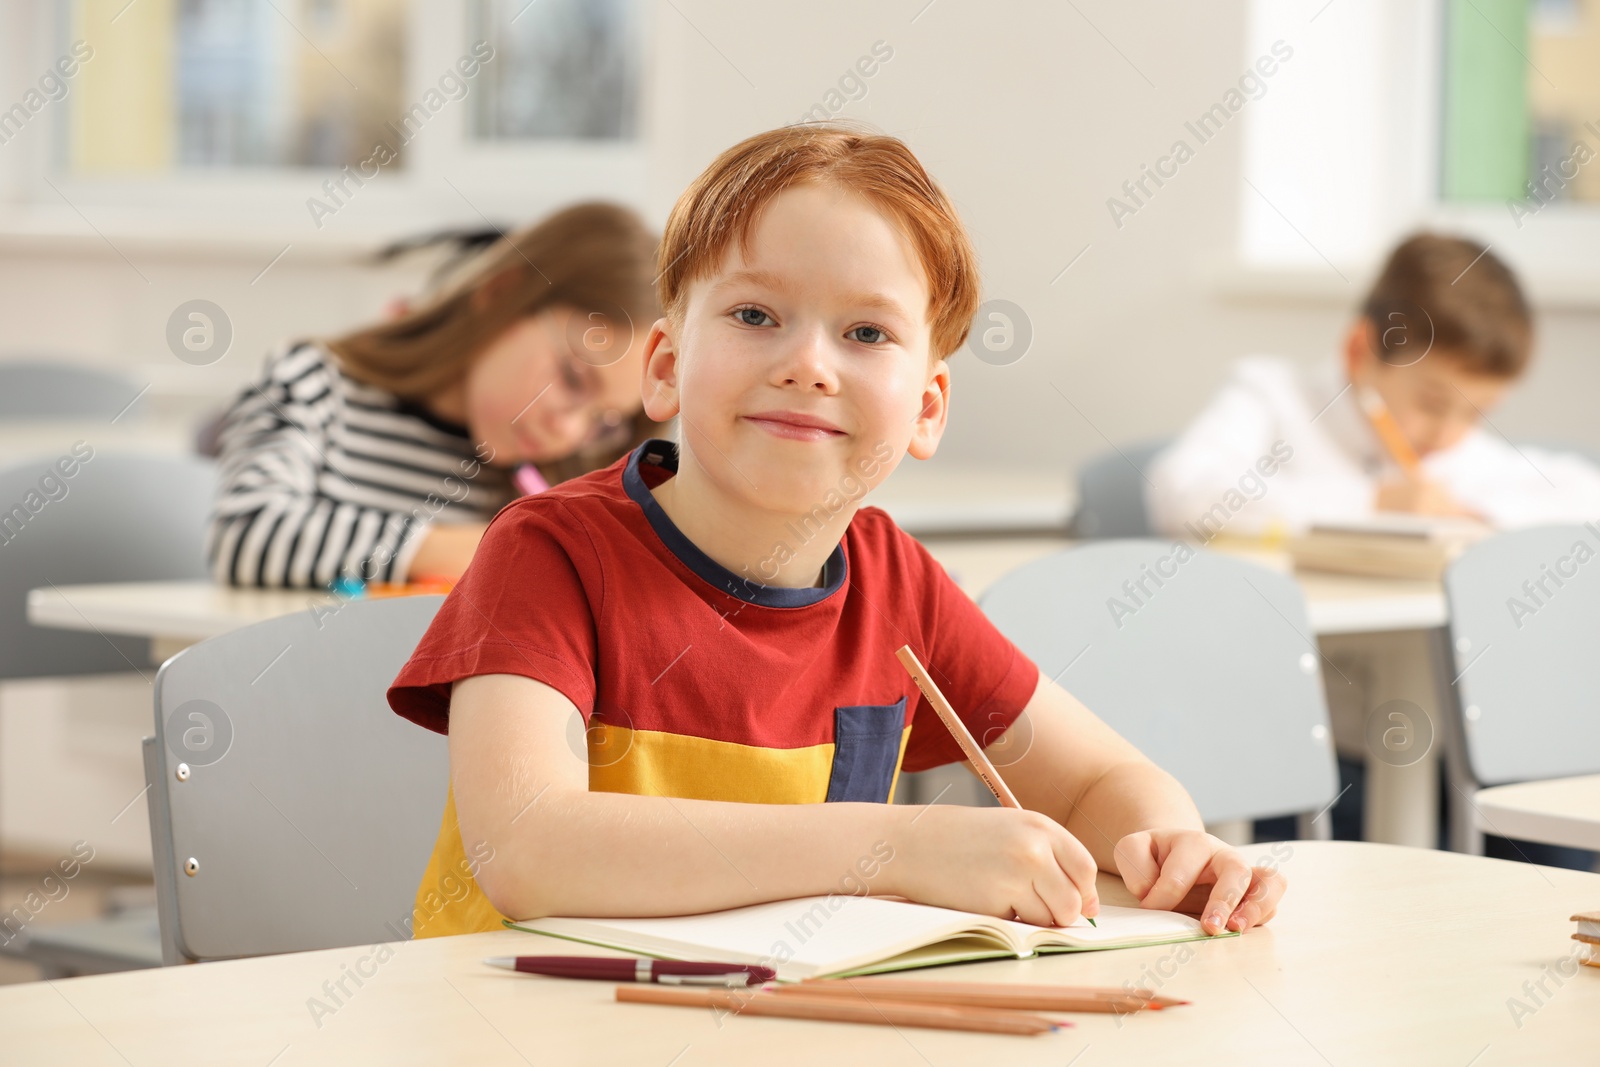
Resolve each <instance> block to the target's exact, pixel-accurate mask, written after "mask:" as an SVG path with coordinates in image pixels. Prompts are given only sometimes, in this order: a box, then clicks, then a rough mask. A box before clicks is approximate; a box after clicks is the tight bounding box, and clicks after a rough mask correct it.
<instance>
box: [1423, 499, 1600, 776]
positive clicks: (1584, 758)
mask: <svg viewBox="0 0 1600 1067" xmlns="http://www.w3.org/2000/svg"><path fill="white" fill-rule="evenodd" d="M1444 589H1445V596H1446V598H1447V599H1448V601H1449V605H1450V647H1451V652H1452V655H1453V657H1454V660H1455V665H1454V669H1453V670H1452V671H1451V675H1452V677H1454V679H1455V690H1456V712H1457V715H1458V716H1459V717H1458V719H1457V722H1458V723H1459V725H1460V727H1461V732H1460V737H1461V738H1462V741H1463V743H1464V747H1465V750H1466V751H1465V755H1466V759H1467V764H1468V768H1469V769H1470V772H1471V774H1472V777H1473V778H1474V779H1475V780H1476V781H1477V782H1478V783H1479V784H1481V785H1499V784H1501V783H1505V782H1518V781H1527V780H1530V779H1536V778H1560V777H1565V776H1567V775H1574V774H1594V773H1600V525H1597V524H1595V523H1590V524H1588V525H1586V526H1541V527H1537V528H1534V529H1529V530H1517V531H1514V532H1508V533H1502V534H1497V535H1496V536H1494V537H1491V538H1488V539H1486V540H1484V541H1480V542H1479V543H1477V544H1476V545H1473V546H1472V547H1471V548H1469V549H1468V550H1467V551H1466V552H1465V553H1463V554H1462V556H1461V558H1459V559H1457V560H1456V561H1455V563H1453V564H1452V565H1451V567H1450V569H1449V570H1448V571H1446V572H1445V577H1444Z"/></svg>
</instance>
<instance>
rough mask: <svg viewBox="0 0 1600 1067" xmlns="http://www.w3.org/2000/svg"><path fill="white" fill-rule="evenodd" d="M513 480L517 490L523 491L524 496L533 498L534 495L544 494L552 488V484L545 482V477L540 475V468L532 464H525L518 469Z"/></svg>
mask: <svg viewBox="0 0 1600 1067" xmlns="http://www.w3.org/2000/svg"><path fill="white" fill-rule="evenodd" d="M511 480H512V482H514V483H515V484H516V487H517V489H518V490H520V491H521V493H522V495H523V496H532V495H533V494H534V493H542V492H544V491H545V490H546V489H548V488H550V483H549V482H547V481H545V480H544V475H542V474H540V473H539V468H538V467H535V466H534V465H533V464H532V463H524V464H523V465H522V466H520V467H518V468H517V472H516V473H515V474H513V475H512V476H511Z"/></svg>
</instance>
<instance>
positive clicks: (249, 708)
mask: <svg viewBox="0 0 1600 1067" xmlns="http://www.w3.org/2000/svg"><path fill="white" fill-rule="evenodd" d="M443 601H444V598H443V597H437V596H427V597H421V596H419V597H400V598H395V599H385V600H372V601H355V602H350V603H346V604H344V605H343V606H341V607H339V608H338V610H337V611H335V612H333V613H331V614H330V613H329V612H326V611H322V612H316V613H313V612H311V611H303V612H297V613H296V614H294V615H287V616H283V617H282V618H277V619H271V620H268V621H266V622H262V623H257V624H255V625H254V626H248V627H245V628H243V629H240V630H236V631H234V632H232V633H228V634H224V635H222V636H221V637H215V638H212V639H211V640H208V641H202V642H201V643H199V644H197V645H194V646H191V647H190V648H187V649H185V650H184V651H182V652H180V653H178V654H177V655H176V656H173V657H172V658H171V659H170V660H168V661H167V662H166V663H165V664H164V665H163V666H162V668H161V671H160V673H159V674H158V675H157V676H156V685H155V709H156V734H155V736H154V737H149V738H146V739H145V742H144V760H145V777H146V779H147V781H148V783H149V785H150V789H149V792H148V793H147V794H146V795H147V797H148V803H149V807H150V834H151V839H152V843H153V846H154V854H155V876H156V897H157V902H158V908H159V910H160V920H161V946H162V954H163V958H164V959H165V961H166V962H167V963H168V964H173V963H180V962H184V961H188V960H215V959H228V958H234V957H240V956H255V955H262V954H266V953H276V952H298V951H304V950H307V949H320V948H338V947H342V946H346V945H370V944H373V943H376V942H379V941H395V940H400V939H403V938H405V937H407V936H409V934H410V928H411V916H412V903H413V900H414V897H415V894H416V890H417V885H418V883H419V882H420V881H421V880H422V872H423V870H424V868H425V867H426V866H427V862H428V857H429V856H430V854H431V853H432V849H433V844H434V840H435V838H436V837H437V835H438V832H439V820H440V816H441V814H442V813H443V811H444V802H445V794H446V790H447V787H448V784H449V777H450V766H449V749H448V745H447V742H446V739H445V738H444V737H443V736H442V735H440V734H435V733H433V732H431V731H429V730H424V729H423V728H421V727H419V726H416V725H415V724H413V723H411V722H409V721H407V720H405V719H402V718H401V717H400V716H398V715H396V714H395V713H394V712H393V711H392V710H390V708H389V705H388V703H387V702H386V701H385V698H384V693H385V690H386V689H387V688H388V686H389V683H390V682H391V681H393V679H394V677H395V675H396V674H398V673H399V671H400V668H401V666H403V665H404V663H405V662H406V660H407V659H408V658H409V657H410V655H411V652H412V650H413V649H414V648H415V647H416V644H417V642H418V640H420V639H421V637H422V634H423V631H424V630H426V629H427V627H428V623H429V622H430V621H432V619H433V616H434V613H435V612H437V611H438V609H439V605H440V604H441V603H443Z"/></svg>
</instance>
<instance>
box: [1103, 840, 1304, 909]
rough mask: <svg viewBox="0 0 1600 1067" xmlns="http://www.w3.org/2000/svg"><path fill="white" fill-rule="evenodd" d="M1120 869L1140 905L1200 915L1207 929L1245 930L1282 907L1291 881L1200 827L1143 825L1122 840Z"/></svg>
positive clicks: (1118, 866)
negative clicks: (1250, 860)
mask: <svg viewBox="0 0 1600 1067" xmlns="http://www.w3.org/2000/svg"><path fill="white" fill-rule="evenodd" d="M1116 857H1117V869H1118V871H1119V872H1120V873H1121V875H1122V880H1123V882H1124V883H1125V884H1126V885H1127V887H1128V889H1129V891H1130V892H1132V893H1133V895H1134V896H1136V897H1138V898H1139V906H1140V907H1144V908H1155V909H1160V910H1162V911H1181V912H1185V913H1187V914H1189V915H1199V916H1201V920H1200V925H1201V926H1202V927H1203V928H1204V930H1205V932H1206V933H1208V934H1218V933H1221V932H1222V931H1223V930H1224V929H1228V930H1237V931H1239V932H1240V933H1244V932H1245V931H1246V930H1248V929H1250V927H1252V926H1260V925H1261V924H1262V923H1264V922H1266V921H1267V920H1268V919H1271V918H1272V917H1273V916H1274V915H1276V914H1277V913H1278V900H1279V898H1280V897H1282V896H1283V891H1284V889H1285V888H1287V886H1288V883H1287V882H1286V881H1284V877H1283V875H1281V874H1279V873H1278V872H1277V871H1276V870H1274V869H1272V868H1269V867H1250V866H1247V865H1246V864H1245V862H1244V860H1243V859H1242V858H1241V857H1240V856H1239V854H1238V853H1237V852H1235V851H1234V850H1233V849H1232V848H1230V847H1228V845H1227V844H1225V843H1224V842H1222V841H1221V840H1219V839H1218V838H1215V837H1212V836H1211V835H1210V834H1208V833H1204V832H1202V831H1200V830H1143V831H1140V832H1139V833H1136V834H1129V835H1128V836H1127V837H1124V838H1123V839H1122V840H1121V841H1118V842H1117V848H1116Z"/></svg>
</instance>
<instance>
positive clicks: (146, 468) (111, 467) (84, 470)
mask: <svg viewBox="0 0 1600 1067" xmlns="http://www.w3.org/2000/svg"><path fill="white" fill-rule="evenodd" d="M0 378H3V375H0ZM0 388H4V387H3V386H0ZM0 395H3V394H0ZM123 403H126V399H124V400H123ZM89 444H90V447H91V448H92V447H93V443H92V442H90V443H89ZM69 454H70V452H69ZM60 459H61V456H60V455H56V454H52V453H46V454H42V455H40V456H38V457H37V458H36V459H32V460H27V461H24V462H21V463H18V464H15V465H13V466H11V467H9V468H7V469H5V470H0V681H4V680H5V679H10V678H55V677H65V676H70V675H84V674H105V673H109V672H121V671H133V670H140V669H143V668H144V667H145V666H146V665H147V664H148V663H149V662H150V642H149V640H148V639H143V638H132V637H125V636H122V635H117V634H97V633H89V632H78V631H73V630H57V629H50V628H43V627H36V626H34V625H32V624H31V623H29V622H28V617H27V600H28V590H30V589H36V588H40V587H46V586H50V585H76V584H84V583H90V582H133V581H163V580H168V579H193V578H204V577H205V576H206V564H205V554H204V536H205V524H206V516H207V514H208V513H209V512H210V509H211V497H212V493H213V490H214V486H215V483H216V473H215V465H214V464H213V463H211V462H210V461H209V460H202V459H198V458H195V457H187V456H146V455H139V454H121V453H112V452H106V451H97V452H95V453H94V454H93V455H92V457H91V458H90V459H89V460H88V462H78V460H77V458H76V457H74V464H75V465H72V464H69V465H68V466H67V468H66V469H69V470H72V471H73V473H72V474H71V475H70V476H65V475H63V474H62V470H61V468H58V467H57V466H56V463H57V461H58V460H60ZM47 475H49V476H52V477H53V478H54V481H52V482H49V483H47V484H46V485H45V486H41V485H40V480H41V479H43V478H45V477H46V476H47ZM63 489H64V490H65V495H62V491H63ZM30 494H33V495H32V496H31V497H30ZM51 496H56V497H58V499H53V500H52V499H50V497H51ZM30 504H31V505H32V507H31V508H30V506H29V505H30ZM19 508H20V509H21V510H20V511H18V510H17V509H19ZM34 508H36V509H37V510H34ZM130 755H131V753H130ZM154 930H155V912H154V910H153V909H150V908H130V909H128V910H126V911H123V912H118V913H116V914H113V915H110V916H108V917H107V918H105V919H102V920H96V921H91V922H85V923H75V924H70V925H65V926H44V927H39V928H36V929H29V930H28V931H26V932H25V935H24V936H22V937H19V938H17V939H14V940H12V941H11V942H9V943H7V944H6V945H5V946H4V951H5V952H6V954H7V955H14V956H18V957H21V958H23V959H26V960H28V961H30V962H32V963H34V964H36V965H37V966H39V967H40V969H41V970H42V971H43V972H44V975H45V977H47V978H50V977H64V976H68V975H76V974H95V973H100V972H103V971H112V970H128V969H131V968H135V967H153V966H156V965H158V964H159V963H160V962H161V956H160V951H159V947H160V946H159V944H158V942H157V941H156V939H155V937H154Z"/></svg>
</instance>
